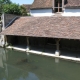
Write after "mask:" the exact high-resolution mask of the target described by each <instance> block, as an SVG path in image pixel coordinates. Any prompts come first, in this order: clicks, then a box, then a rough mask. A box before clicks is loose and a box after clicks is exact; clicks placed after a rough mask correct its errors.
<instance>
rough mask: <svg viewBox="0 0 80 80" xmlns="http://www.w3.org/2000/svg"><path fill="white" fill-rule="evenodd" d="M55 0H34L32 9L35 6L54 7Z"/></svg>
mask: <svg viewBox="0 0 80 80" xmlns="http://www.w3.org/2000/svg"><path fill="white" fill-rule="evenodd" d="M52 2H53V0H34V2H33V4H32V6H31V9H35V8H52V4H53V3H52Z"/></svg>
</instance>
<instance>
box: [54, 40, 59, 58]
mask: <svg viewBox="0 0 80 80" xmlns="http://www.w3.org/2000/svg"><path fill="white" fill-rule="evenodd" d="M59 41H60V39H58V40H56V49H57V50H56V51H55V55H56V57H58V56H59V55H60V51H59Z"/></svg>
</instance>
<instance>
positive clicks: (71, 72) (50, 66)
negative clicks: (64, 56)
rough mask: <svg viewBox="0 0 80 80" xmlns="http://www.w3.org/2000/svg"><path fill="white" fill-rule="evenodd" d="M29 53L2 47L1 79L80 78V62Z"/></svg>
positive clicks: (0, 61) (56, 79)
mask: <svg viewBox="0 0 80 80" xmlns="http://www.w3.org/2000/svg"><path fill="white" fill-rule="evenodd" d="M28 54H29V53H25V52H18V51H13V50H4V49H2V48H1V49H0V80H80V77H79V74H80V63H76V62H70V61H64V60H61V59H58V58H51V57H44V56H40V55H34V54H29V55H28ZM56 63H57V64H56Z"/></svg>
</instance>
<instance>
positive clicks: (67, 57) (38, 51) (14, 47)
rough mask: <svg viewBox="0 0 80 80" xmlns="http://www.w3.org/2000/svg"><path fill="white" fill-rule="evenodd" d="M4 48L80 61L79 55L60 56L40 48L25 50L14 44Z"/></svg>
mask: <svg viewBox="0 0 80 80" xmlns="http://www.w3.org/2000/svg"><path fill="white" fill-rule="evenodd" d="M6 48H7V49H13V50H19V51H23V52H27V53H32V54H38V55H43V56H49V57H55V58H61V59H65V60H71V61H79V62H80V58H79V57H77V58H76V57H74V56H69V55H63V54H61V55H60V56H56V55H55V53H50V52H43V51H40V50H27V49H26V48H24V47H23V48H20V47H16V46H8V47H6Z"/></svg>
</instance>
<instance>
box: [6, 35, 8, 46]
mask: <svg viewBox="0 0 80 80" xmlns="http://www.w3.org/2000/svg"><path fill="white" fill-rule="evenodd" d="M7 45H8V42H7V36H5V46H7Z"/></svg>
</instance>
